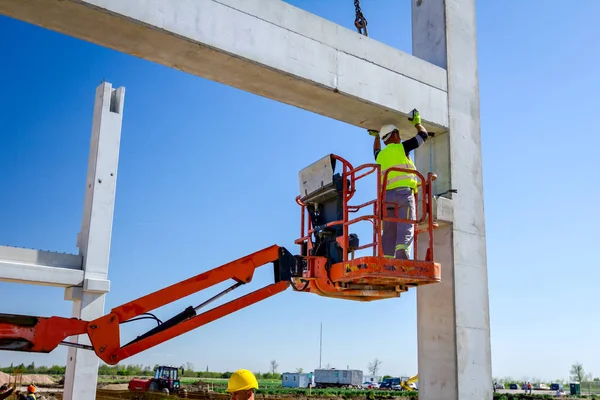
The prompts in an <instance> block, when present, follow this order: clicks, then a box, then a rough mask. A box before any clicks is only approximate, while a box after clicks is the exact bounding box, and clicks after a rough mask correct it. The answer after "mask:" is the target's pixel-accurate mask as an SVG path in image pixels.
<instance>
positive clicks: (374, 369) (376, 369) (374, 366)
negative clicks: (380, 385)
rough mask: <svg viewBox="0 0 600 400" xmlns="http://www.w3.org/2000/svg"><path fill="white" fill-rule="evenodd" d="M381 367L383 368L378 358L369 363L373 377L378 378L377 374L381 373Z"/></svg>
mask: <svg viewBox="0 0 600 400" xmlns="http://www.w3.org/2000/svg"><path fill="white" fill-rule="evenodd" d="M380 367H381V360H380V359H378V358H375V359H374V360H373V361H372V362H370V363H369V372H370V373H371V375H375V376H377V373H378V372H379V368H380Z"/></svg>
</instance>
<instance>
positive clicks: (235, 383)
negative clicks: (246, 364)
mask: <svg viewBox="0 0 600 400" xmlns="http://www.w3.org/2000/svg"><path fill="white" fill-rule="evenodd" d="M257 389H258V381H257V380H256V377H255V376H254V374H253V373H252V372H250V371H248V370H247V369H239V370H237V371H235V372H234V373H233V374H232V375H231V377H229V381H228V382H227V392H228V393H231V398H232V400H254V391H255V390H257Z"/></svg>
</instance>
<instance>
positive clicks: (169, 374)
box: [129, 365, 181, 395]
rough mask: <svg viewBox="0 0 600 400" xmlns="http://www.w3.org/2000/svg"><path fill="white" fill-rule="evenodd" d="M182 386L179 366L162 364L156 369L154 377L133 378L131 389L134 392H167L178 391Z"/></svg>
mask: <svg viewBox="0 0 600 400" xmlns="http://www.w3.org/2000/svg"><path fill="white" fill-rule="evenodd" d="M180 388H181V382H179V368H177V367H170V366H166V365H161V366H160V367H158V368H156V370H155V371H154V378H151V379H132V380H131V381H130V382H129V390H131V391H133V392H163V393H165V394H167V395H168V394H173V393H177V392H178V391H179V389H180Z"/></svg>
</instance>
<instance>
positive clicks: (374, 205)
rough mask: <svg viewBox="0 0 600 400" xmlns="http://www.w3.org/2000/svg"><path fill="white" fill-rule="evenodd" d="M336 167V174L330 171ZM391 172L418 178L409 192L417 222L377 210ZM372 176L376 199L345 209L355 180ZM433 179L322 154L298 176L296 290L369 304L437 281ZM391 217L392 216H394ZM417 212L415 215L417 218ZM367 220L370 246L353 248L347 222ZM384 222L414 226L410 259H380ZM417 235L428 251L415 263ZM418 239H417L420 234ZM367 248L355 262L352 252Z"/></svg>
mask: <svg viewBox="0 0 600 400" xmlns="http://www.w3.org/2000/svg"><path fill="white" fill-rule="evenodd" d="M336 163H339V164H341V166H342V173H341V174H340V173H334V172H335V167H336ZM391 171H403V172H410V173H414V174H415V175H416V176H417V178H418V180H419V190H418V191H417V193H415V200H416V204H419V202H420V203H421V204H420V207H416V209H417V210H416V212H417V213H418V214H417V218H416V219H415V220H407V219H403V218H398V217H397V216H394V217H388V216H386V215H384V213H383V210H385V209H386V208H387V204H386V203H385V202H384V199H385V191H386V185H385V183H382V182H387V175H388V174H389V173H390V172H391ZM371 174H376V177H377V190H376V192H377V193H376V198H375V199H373V200H371V201H368V202H366V203H362V204H358V205H351V204H350V203H349V202H350V200H351V199H352V198H353V196H354V195H355V193H356V184H357V181H359V180H360V179H363V178H365V177H367V176H369V175H371ZM435 178H436V176H435V174H433V173H429V174H428V175H427V178H424V177H423V175H422V174H420V173H419V172H418V171H414V170H408V169H404V168H389V169H388V170H386V171H385V173H384V174H383V176H382V174H381V168H380V166H379V165H378V164H364V165H361V166H359V167H356V168H354V167H353V166H352V165H351V164H350V163H349V162H348V161H346V160H345V159H343V158H342V157H339V156H337V155H334V154H330V155H327V156H326V157H323V158H322V159H320V160H319V161H317V162H315V163H313V164H311V165H310V166H308V167H307V168H305V169H303V170H302V171H300V173H299V181H300V182H299V183H300V193H301V194H300V195H299V196H298V197H297V198H296V202H297V203H298V204H299V205H300V207H301V231H300V238H299V239H297V240H296V241H295V243H296V244H298V245H300V253H301V257H302V260H303V261H302V262H303V265H302V268H301V269H302V276H296V277H295V278H293V279H292V281H293V282H292V286H293V288H294V289H295V290H297V291H305V292H312V293H316V294H319V295H321V296H326V297H335V298H342V299H349V300H359V301H371V300H378V299H385V298H390V297H399V296H400V294H401V293H402V292H405V291H407V290H408V288H410V287H414V286H418V285H424V284H431V283H436V282H439V281H440V279H441V276H440V265H439V264H437V263H435V262H434V260H433V229H434V228H435V227H436V224H435V223H434V221H433V215H432V214H433V213H432V192H431V188H432V182H433V180H435ZM365 207H371V209H372V214H368V215H362V216H358V217H355V218H352V219H350V215H351V214H354V213H357V212H358V211H360V210H362V209H365ZM396 214H397V212H396ZM419 214H421V215H419ZM361 221H368V222H370V223H371V224H372V226H373V237H372V241H371V242H370V243H366V244H363V245H360V244H359V239H358V236H356V235H355V234H350V233H349V229H350V227H351V226H352V225H353V224H356V223H357V222H361ZM384 222H409V223H412V224H413V225H414V226H415V235H414V259H413V260H400V259H395V258H386V257H385V256H384V254H383V247H382V241H381V239H382V227H383V223H384ZM419 234H425V235H426V238H427V240H428V248H427V250H426V252H425V256H424V257H423V258H422V259H420V258H419V254H418V253H419V252H418V246H417V244H418V240H419ZM421 239H423V236H421ZM368 248H372V255H370V256H364V257H357V258H355V257H354V255H355V252H356V251H358V250H363V249H368Z"/></svg>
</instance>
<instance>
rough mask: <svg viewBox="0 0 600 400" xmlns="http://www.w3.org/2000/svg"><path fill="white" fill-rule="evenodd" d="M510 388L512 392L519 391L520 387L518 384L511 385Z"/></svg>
mask: <svg viewBox="0 0 600 400" xmlns="http://www.w3.org/2000/svg"><path fill="white" fill-rule="evenodd" d="M508 388H509V389H510V390H519V385H517V384H516V383H511V384H510V385H509V386H508Z"/></svg>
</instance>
